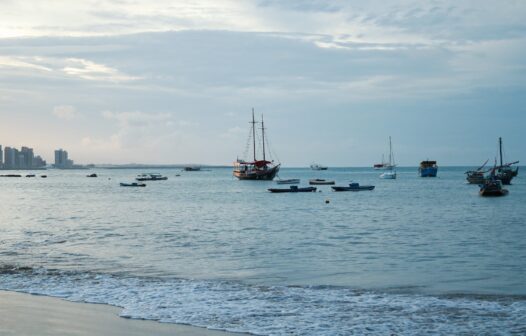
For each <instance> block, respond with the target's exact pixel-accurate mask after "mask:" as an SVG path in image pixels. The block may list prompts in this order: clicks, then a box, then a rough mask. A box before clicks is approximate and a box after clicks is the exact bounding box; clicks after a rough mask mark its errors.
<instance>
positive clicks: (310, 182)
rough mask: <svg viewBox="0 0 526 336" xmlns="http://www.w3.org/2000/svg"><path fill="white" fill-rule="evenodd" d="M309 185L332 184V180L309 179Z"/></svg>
mask: <svg viewBox="0 0 526 336" xmlns="http://www.w3.org/2000/svg"><path fill="white" fill-rule="evenodd" d="M309 184H310V185H334V180H324V179H312V180H309Z"/></svg>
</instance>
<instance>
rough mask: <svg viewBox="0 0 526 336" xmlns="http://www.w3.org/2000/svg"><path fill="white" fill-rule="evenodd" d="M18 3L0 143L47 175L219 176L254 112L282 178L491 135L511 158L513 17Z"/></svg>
mask: <svg viewBox="0 0 526 336" xmlns="http://www.w3.org/2000/svg"><path fill="white" fill-rule="evenodd" d="M30 3H31V4H32V6H27V5H22V4H19V3H16V2H8V3H6V4H4V11H3V13H0V19H1V20H0V53H1V55H2V56H0V73H1V74H2V76H0V84H1V85H0V143H2V144H4V145H5V144H10V145H11V147H13V146H15V147H21V146H25V145H27V146H30V147H32V148H35V149H36V151H37V152H39V153H42V155H43V157H45V158H48V160H50V159H51V158H53V153H54V150H55V149H57V148H61V147H64V148H68V150H69V151H70V152H71V153H75V159H76V161H78V162H80V163H83V164H87V163H96V164H100V163H108V164H126V163H132V162H135V163H151V164H184V163H199V164H211V165H230V164H232V162H233V161H234V160H235V159H236V157H239V156H242V155H243V152H244V149H245V145H246V141H247V137H248V132H249V124H248V122H249V121H250V118H251V109H252V108H253V107H254V108H255V112H256V115H257V116H259V115H261V114H264V116H265V121H266V126H267V127H268V135H269V139H270V141H271V145H272V149H273V151H274V152H275V153H276V154H277V156H278V157H277V158H279V161H280V162H282V163H283V165H284V166H308V165H309V164H310V163H312V162H318V163H320V164H324V165H328V166H365V167H367V166H372V165H373V164H374V163H377V162H379V161H380V160H381V157H382V154H387V153H388V137H389V136H391V137H392V139H393V150H394V154H395V157H396V161H397V163H398V164H400V165H401V166H416V165H418V162H420V161H421V160H425V159H433V160H437V161H438V163H439V165H469V166H476V165H479V164H481V163H482V162H484V161H485V160H486V159H489V160H490V161H493V158H494V157H495V156H497V141H498V137H499V136H502V137H503V141H504V150H505V156H506V159H507V161H516V160H520V161H521V163H523V162H525V160H526V154H525V151H524V148H525V147H526V140H525V139H524V137H523V136H522V128H523V126H524V125H526V114H525V113H524V111H523V110H524V106H526V104H525V103H526V79H525V78H526V77H525V76H524V75H525V72H526V65H525V63H524V59H525V56H526V38H524V37H523V36H524V34H523V33H524V31H525V30H526V25H525V24H524V23H523V18H524V17H525V16H526V4H523V3H520V2H507V3H505V4H499V5H497V4H495V3H493V2H489V1H465V2H462V3H461V4H459V3H457V2H455V1H443V2H440V3H438V2H431V3H421V2H418V1H409V0H408V1H399V2H393V3H390V4H385V3H384V2H380V1H357V2H353V3H352V4H349V3H348V2H346V1H338V0H335V1H332V2H331V3H330V4H328V3H326V2H321V1H315V0H310V1H291V2H287V3H281V2H278V1H272V0H261V1H246V2H242V3H241V2H236V1H178V2H172V1H159V2H156V3H155V4H141V3H132V2H126V1H105V2H102V3H100V2H97V3H95V2H91V1H86V2H83V3H68V4H64V3H53V4H48V3H45V2H43V1H31V2H30ZM93 8H97V9H96V10H93ZM57 22H58V23H57Z"/></svg>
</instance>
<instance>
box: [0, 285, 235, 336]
mask: <svg viewBox="0 0 526 336" xmlns="http://www.w3.org/2000/svg"><path fill="white" fill-rule="evenodd" d="M119 311H120V308H118V307H113V306H109V305H102V304H89V303H76V302H68V301H65V300H62V299H58V298H52V297H46V296H37V295H30V294H22V293H15V292H6V291H0V335H3V336H7V335H17V336H22V335H41V336H46V335H75V336H84V335H85V336H88V335H90V336H93V335H115V336H119V335H122V336H125V335H128V336H143V335H144V336H146V335H160V336H164V335H187V336H239V335H243V334H238V333H228V332H222V331H213V330H207V329H204V328H197V327H191V326H186V325H179V324H169V323H159V322H155V321H145V320H131V319H125V318H122V317H119V315H118V314H119Z"/></svg>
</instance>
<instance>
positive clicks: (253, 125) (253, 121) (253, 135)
mask: <svg viewBox="0 0 526 336" xmlns="http://www.w3.org/2000/svg"><path fill="white" fill-rule="evenodd" d="M251 124H252V142H253V146H254V162H256V120H255V119H254V108H252V122H251Z"/></svg>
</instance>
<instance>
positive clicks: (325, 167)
mask: <svg viewBox="0 0 526 336" xmlns="http://www.w3.org/2000/svg"><path fill="white" fill-rule="evenodd" d="M310 169H312V170H327V169H329V168H328V167H327V166H322V165H320V164H317V163H313V164H311V165H310Z"/></svg>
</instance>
